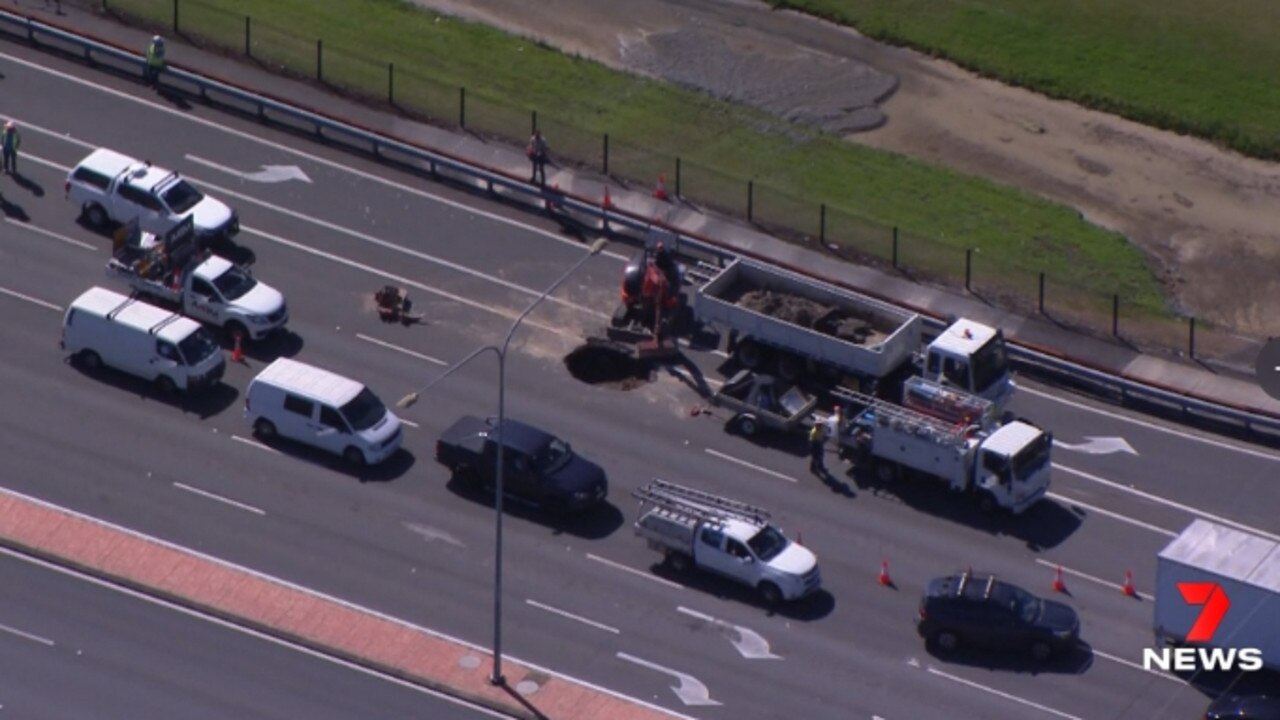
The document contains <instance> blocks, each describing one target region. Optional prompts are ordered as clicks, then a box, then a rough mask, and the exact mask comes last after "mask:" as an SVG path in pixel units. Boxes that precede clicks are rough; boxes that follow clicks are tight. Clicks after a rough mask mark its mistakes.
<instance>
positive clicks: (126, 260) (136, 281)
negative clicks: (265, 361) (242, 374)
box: [107, 218, 289, 340]
mask: <svg viewBox="0 0 1280 720" xmlns="http://www.w3.org/2000/svg"><path fill="white" fill-rule="evenodd" d="M107 274H108V275H109V276H112V277H115V278H117V279H118V280H121V281H123V282H124V283H125V284H127V285H128V286H129V287H131V288H133V289H134V290H136V291H137V292H138V293H140V294H142V295H146V296H148V297H151V298H154V299H156V300H159V301H161V302H162V303H167V304H170V305H172V306H174V307H177V308H181V310H182V312H183V314H185V315H187V316H189V317H191V318H194V319H196V320H200V321H202V322H205V323H208V324H210V325H216V326H218V327H220V328H222V329H224V330H225V331H226V332H227V334H228V335H229V336H231V337H235V336H236V335H239V336H240V337H243V338H246V339H250V340H260V339H262V338H264V337H266V336H267V335H269V334H270V333H271V332H273V331H275V330H277V329H279V328H282V327H284V325H285V323H286V322H288V320H289V311H288V308H287V307H286V306H285V302H284V296H283V295H281V294H280V292H279V291H278V290H276V289H275V288H273V287H270V286H269V285H266V284H265V283H260V282H258V281H257V280H255V279H254V278H253V276H252V275H250V274H249V273H248V272H246V271H245V270H243V269H241V268H240V267H238V266H236V265H235V264H233V263H232V262H231V261H230V260H227V259H225V258H221V257H218V256H216V255H208V254H201V253H199V252H198V251H197V249H196V243H195V235H194V231H193V226H192V221H191V218H186V219H184V220H183V221H182V222H180V223H178V224H177V225H175V226H174V227H172V228H170V229H169V230H168V231H166V232H165V233H164V234H163V235H161V236H156V235H155V234H153V233H150V232H146V231H143V230H142V229H141V227H140V225H139V223H138V221H137V220H136V219H135V220H131V221H130V222H129V223H128V224H127V225H125V226H124V227H122V228H120V229H119V230H117V232H116V234H115V244H114V248H113V250H112V253H111V259H109V260H108V261H107Z"/></svg>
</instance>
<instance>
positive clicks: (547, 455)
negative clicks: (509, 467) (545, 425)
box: [534, 438, 573, 474]
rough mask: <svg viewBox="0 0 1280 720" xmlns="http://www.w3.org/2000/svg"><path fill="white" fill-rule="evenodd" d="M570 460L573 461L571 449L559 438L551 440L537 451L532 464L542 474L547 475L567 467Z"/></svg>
mask: <svg viewBox="0 0 1280 720" xmlns="http://www.w3.org/2000/svg"><path fill="white" fill-rule="evenodd" d="M571 459H573V448H571V447H569V443H567V442H565V441H563V440H561V439H560V438H551V442H549V443H547V444H546V445H544V446H543V447H542V449H541V450H539V451H538V455H537V457H536V458H534V464H535V465H537V466H538V470H539V471H541V472H542V473H543V474H549V473H553V472H555V471H557V470H559V469H560V468H563V467H564V466H565V465H568V464H569V461H570V460H571Z"/></svg>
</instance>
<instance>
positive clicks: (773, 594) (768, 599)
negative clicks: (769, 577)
mask: <svg viewBox="0 0 1280 720" xmlns="http://www.w3.org/2000/svg"><path fill="white" fill-rule="evenodd" d="M760 599H762V600H764V604H765V605H768V606H769V607H777V606H779V605H781V604H782V591H781V590H779V589H778V586H777V585H774V584H773V583H771V582H762V583H760Z"/></svg>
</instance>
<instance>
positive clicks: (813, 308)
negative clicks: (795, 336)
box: [734, 290, 884, 345]
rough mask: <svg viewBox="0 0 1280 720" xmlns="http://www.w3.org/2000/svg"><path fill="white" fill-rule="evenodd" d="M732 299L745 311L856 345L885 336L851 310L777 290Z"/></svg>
mask: <svg viewBox="0 0 1280 720" xmlns="http://www.w3.org/2000/svg"><path fill="white" fill-rule="evenodd" d="M734 302H735V304H737V305H740V306H742V307H744V308H747V309H748V310H754V311H755V312H758V313H761V314H764V315H768V316H770V317H775V318H778V319H779V320H784V321H786V322H789V323H791V324H793V325H799V326H800V327H805V328H810V329H812V330H817V331H818V332H820V333H823V334H825V335H832V336H835V337H838V338H840V339H841V340H846V341H848V342H851V343H855V344H858V345H862V344H864V343H866V342H867V341H868V340H874V341H877V342H878V341H879V340H881V339H883V337H884V335H883V333H877V332H876V331H875V329H874V328H872V327H871V324H870V323H868V322H867V321H866V320H863V319H862V318H859V317H857V316H856V315H855V314H854V313H851V312H849V311H847V310H843V309H841V308H839V307H836V306H834V305H824V304H822V303H820V302H818V301H816V300H810V299H809V298H806V297H800V296H799V295H792V294H791V293H784V292H778V291H776V290H750V291H748V292H745V293H743V294H742V295H741V296H740V297H738V298H737V299H736V300H735V301H734Z"/></svg>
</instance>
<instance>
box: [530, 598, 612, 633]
mask: <svg viewBox="0 0 1280 720" xmlns="http://www.w3.org/2000/svg"><path fill="white" fill-rule="evenodd" d="M525 603H526V604H528V605H532V606H533V607H536V608H538V609H539V610H546V611H547V612H549V613H552V614H555V615H559V616H560V617H565V618H569V619H570V620H577V621H578V622H580V623H582V624H583V625H590V626H591V627H593V628H596V629H598V630H604V631H605V632H611V633H613V634H614V635H621V634H622V631H621V630H619V629H618V628H616V627H611V626H609V625H605V624H604V623H599V622H596V621H595V620H588V619H587V618H584V617H582V616H581V615H574V614H573V613H571V612H568V611H567V610H561V609H560V608H555V607H551V606H550V605H544V604H543V603H540V602H538V601H537V600H530V599H528V598H525Z"/></svg>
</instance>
